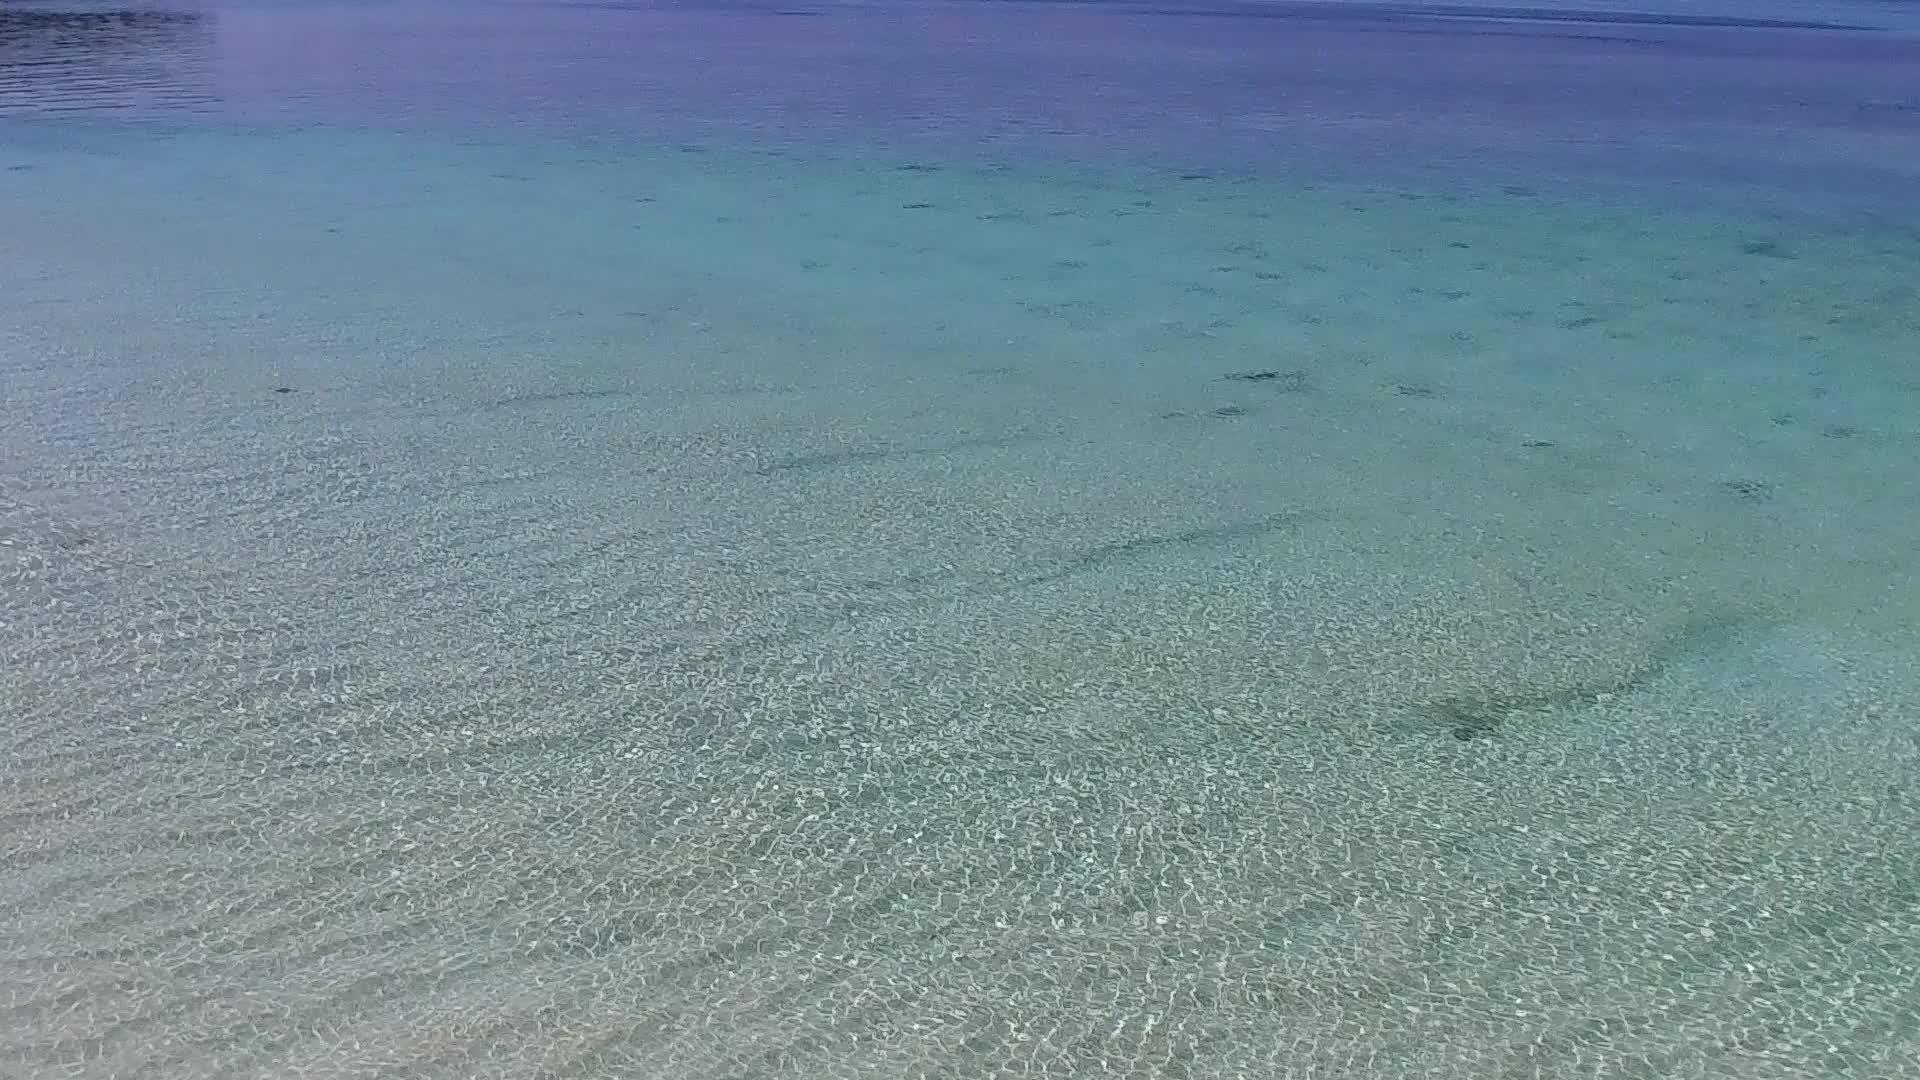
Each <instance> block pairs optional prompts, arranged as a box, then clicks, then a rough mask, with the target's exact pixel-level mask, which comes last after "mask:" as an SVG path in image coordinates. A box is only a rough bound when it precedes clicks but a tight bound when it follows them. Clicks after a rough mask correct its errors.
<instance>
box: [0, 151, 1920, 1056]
mask: <svg viewBox="0 0 1920 1080" xmlns="http://www.w3.org/2000/svg"><path fill="white" fill-rule="evenodd" d="M59 131H60V133H59V134H55V133H54V131H53V129H49V130H48V134H47V136H46V138H45V139H43V140H23V141H15V142H13V143H10V144H9V145H7V146H5V147H4V148H0V165H4V166H5V167H6V168H5V171H0V418H3V419H0V738H3V739H4V746H3V749H4V754H3V755H0V867H3V868H4V872H3V873H0V950H4V952H3V953H0V1075H5V1076H19V1077H54V1076H75V1077H108V1076H127V1077H135V1076H137V1077H155V1078H160V1077H169V1078H170V1077H195V1078H197V1077H261V1078H266V1077H272V1078H294V1077H329V1078H333V1077H369V1078H371V1077H382V1078H385V1077H405V1078H415V1077H419V1078H428V1077H447V1078H455V1077H458V1078H469V1077H528V1078H531V1077H555V1078H560V1077H566V1078H574V1077H637V1078H651V1077H663V1078H667V1077H670V1078H675V1080H695V1078H701V1080H704V1078H710V1077H711V1078H719V1077H732V1078H739V1080H755V1078H763V1077H807V1078H826V1077H831V1078H841V1077H847V1078H854V1077H872V1078H886V1080H895V1078H905V1077H952V1078H956V1080H958V1078H969V1080H971V1078H980V1077H988V1076H995V1077H998V1076H1025V1075H1032V1076H1081V1077H1263V1078H1264V1077H1300V1078H1308V1077H1315V1078H1317V1077H1326V1078H1332V1077H1360V1078H1374V1077H1378V1078H1410V1077H1434V1078H1442V1077H1444V1078H1456V1077H1457V1078H1462V1080H1465V1078H1473V1080H1490V1078H1523V1077H1525V1078H1532V1077H1542V1078H1570V1077H1660V1078H1673V1077H1696V1076H1698V1077H1707V1076H1712V1077H1739V1078H1742V1080H1767V1078H1786V1077H1796V1078H1798V1077H1813V1076H1821V1077H1860V1078H1867V1077H1898V1076H1912V1075H1920V866H1916V863H1917V862H1920V857H1917V856H1920V845H1917V844H1916V841H1915V837H1916V836H1920V806H1917V805H1916V793H1917V792H1920V786H1916V781H1917V780H1920V734H1917V732H1920V728H1917V727H1916V718H1920V663H1916V659H1917V657H1916V652H1917V650H1916V634H1915V630H1916V622H1917V621H1920V588H1917V587H1916V579H1915V573H1914V571H1915V567H1916V566H1917V565H1920V481H1917V479H1916V477H1920V472H1917V471H1916V469H1915V462H1916V460H1917V459H1916V450H1920V424H1917V422H1916V417H1920V366H1916V365H1917V364H1920V299H1917V297H1920V292H1917V289H1920V236H1916V235H1914V234H1911V233H1908V234H1900V233H1897V232H1891V231H1880V232H1872V233H1867V232H1848V231H1844V230H1837V229H1822V228H1818V227H1815V226H1812V225H1794V224H1789V223H1783V222H1765V221H1759V220H1735V219H1728V218H1705V217H1698V216H1680V215H1672V214H1659V213H1655V212H1653V211H1649V210H1646V209H1629V208H1616V209H1605V208H1581V207H1575V206H1563V205H1554V204H1552V203H1551V202H1550V201H1547V200H1543V199H1540V198H1535V197H1525V196H1514V197H1510V198H1503V199H1499V200H1470V199H1464V198H1462V199H1452V200H1449V199H1441V198H1415V197H1407V196H1401V195H1395V194H1390V193H1384V194H1367V193H1355V192H1342V191H1335V190H1319V191H1297V190H1282V189H1277V188H1274V187H1271V186H1262V185H1260V184H1256V183H1252V182H1240V181H1234V180H1231V179H1202V178H1192V179H1179V178H1175V177H1155V176H1144V175H1140V176H1120V175H1111V174H1109V175H1095V174H1093V173H1082V174H1071V175H1069V174H1060V175H1045V174H1041V173H1039V172H1028V171H1022V170H1018V169H1003V170H990V169H968V168H958V167H951V168H939V167H937V166H935V165H931V164H929V165H924V166H920V167H906V168H903V167H901V166H902V165H911V164H912V163H903V162H880V163H853V162H848V161H838V162H834V161H826V160H803V159H801V158H798V157H784V158H783V157H776V156H756V155H748V154H735V153H731V152H717V151H715V152H694V151H692V150H677V149H669V150H661V151H657V152H656V151H649V152H644V153H642V152H636V151H629V150H622V151H616V150H610V149H597V150H583V149H579V148H572V149H569V148H567V147H563V146H559V145H545V146H534V145H533V144H531V143H530V142H529V143H526V144H522V145H519V146H511V145H505V144H499V145H481V144H472V145H454V144H451V143H433V142H429V141H425V140H423V139H417V138H415V139H408V140H401V139H398V138H385V137H376V136H372V135H363V134H350V133H344V132H338V131H327V130H324V129H319V128H316V129H312V130H309V131H306V132H304V133H297V134H275V135H269V134H263V133H249V132H245V131H229V132H223V133H215V132H206V131H200V132H187V131H182V132H179V133H176V134H173V135H160V134H145V135H140V136H137V137H136V136H134V135H132V134H130V133H128V132H124V131H119V132H115V131H104V130H103V131H102V132H100V134H99V135H98V137H97V139H95V140H92V141H89V140H85V139H80V138H77V137H75V136H74V135H72V133H71V131H72V129H70V128H63V129H59ZM1235 375H1242V376H1249V377H1246V378H1234V377H1233V376H1235Z"/></svg>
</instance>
